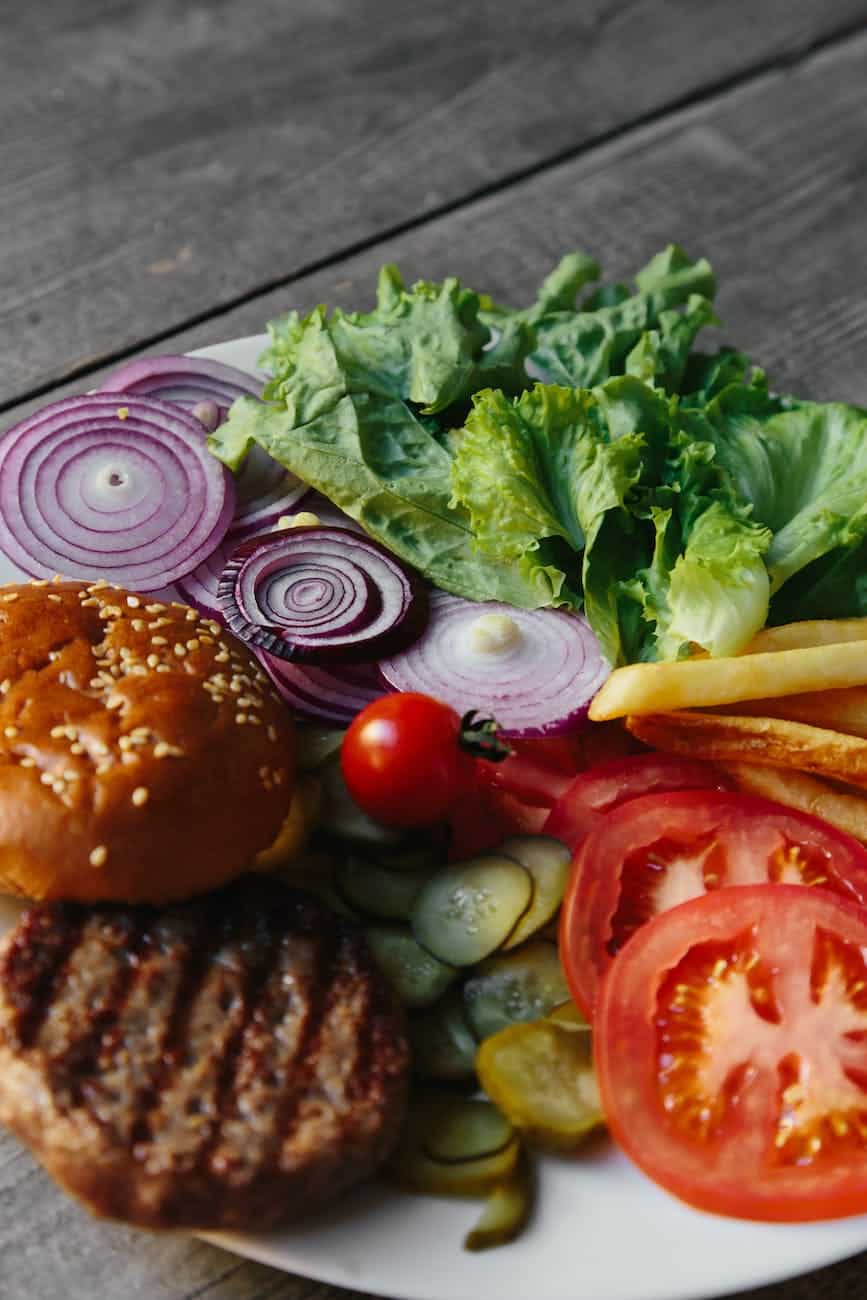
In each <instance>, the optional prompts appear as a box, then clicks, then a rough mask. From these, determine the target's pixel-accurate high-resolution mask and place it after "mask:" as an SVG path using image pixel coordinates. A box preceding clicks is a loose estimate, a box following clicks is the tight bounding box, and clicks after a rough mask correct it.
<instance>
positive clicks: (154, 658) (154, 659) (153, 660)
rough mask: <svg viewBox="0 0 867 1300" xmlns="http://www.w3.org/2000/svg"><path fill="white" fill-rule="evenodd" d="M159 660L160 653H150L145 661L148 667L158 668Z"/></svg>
mask: <svg viewBox="0 0 867 1300" xmlns="http://www.w3.org/2000/svg"><path fill="white" fill-rule="evenodd" d="M159 661H160V657H159V655H148V657H147V659H146V660H145V663H146V664H147V666H148V668H156V666H157V664H158V663H159Z"/></svg>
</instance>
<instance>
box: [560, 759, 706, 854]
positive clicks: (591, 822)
mask: <svg viewBox="0 0 867 1300" xmlns="http://www.w3.org/2000/svg"><path fill="white" fill-rule="evenodd" d="M697 789H710V790H730V789H731V783H730V781H729V780H728V779H727V777H726V776H725V775H724V774H723V773H722V772H720V771H719V769H718V768H716V767H714V766H713V764H712V763H703V762H702V761H701V760H700V759H698V760H696V761H695V762H692V761H691V760H690V759H687V758H674V757H672V756H670V755H668V754H631V755H629V756H628V757H623V758H611V759H608V760H607V761H605V762H602V763H597V764H596V765H595V766H594V767H591V768H590V769H589V771H586V772H582V773H581V775H580V776H577V777H576V778H575V780H574V781H573V782H572V783H571V785H569V786H568V788H567V789H566V790H565V791H564V792H563V794H562V795H561V797H560V798H559V799H558V800H557V802H556V804H555V805H554V807H553V809H552V810H551V816H550V817H549V818H548V820H547V821H546V823H545V826H544V833H545V834H546V835H551V836H552V837H553V838H554V839H555V840H562V841H563V843H564V844H568V846H569V848H570V849H573V850H574V849H576V848H577V847H578V845H579V844H580V843H581V841H582V840H583V839H584V836H585V835H587V834H588V832H589V831H591V830H592V829H593V828H594V826H598V825H599V823H600V822H601V821H602V819H603V817H604V815H605V813H607V812H609V811H610V810H611V809H612V808H616V807H617V806H618V805H619V804H622V803H625V801H626V800H627V799H635V798H637V797H638V796H639V795H643V794H662V793H664V792H665V791H666V790H697Z"/></svg>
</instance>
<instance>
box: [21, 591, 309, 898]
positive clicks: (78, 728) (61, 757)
mask: <svg viewBox="0 0 867 1300" xmlns="http://www.w3.org/2000/svg"><path fill="white" fill-rule="evenodd" d="M294 775H295V763H294V742H293V733H292V724H291V720H290V718H289V715H288V712H287V710H286V708H285V706H284V705H283V704H282V703H281V701H280V700H279V698H278V697H277V695H276V694H275V693H274V691H273V689H272V688H271V686H270V684H269V682H268V680H267V678H266V677H265V676H264V674H263V673H262V671H261V669H260V668H259V666H258V664H257V663H256V661H255V659H254V658H253V657H252V656H251V654H250V653H249V651H248V650H247V649H246V648H245V647H244V646H243V645H242V644H241V642H239V641H238V640H236V639H235V638H234V637H233V636H231V635H230V634H229V633H228V632H225V631H224V630H223V629H222V628H221V627H220V626H219V624H218V623H215V622H213V621H211V620H209V619H207V618H204V617H203V616H202V615H201V614H199V613H197V611H196V610H193V609H190V608H188V607H187V606H185V605H179V604H174V603H168V602H165V601H160V600H154V599H152V598H150V597H148V596H136V595H134V594H132V593H131V592H127V591H121V590H119V589H117V588H114V587H109V586H108V585H106V584H104V583H94V584H91V585H90V586H87V585H84V584H81V583H66V582H56V581H55V582H54V583H50V584H49V583H30V584H27V585H22V586H9V587H3V588H0V892H4V891H5V892H8V893H13V894H19V895H24V896H26V897H30V898H37V899H54V898H63V899H73V900H78V901H81V902H92V901H96V900H115V901H123V902H128V903H137V902H151V903H160V902H167V901H169V900H171V899H178V898H185V897H187V896H189V895H193V894H197V893H201V892H203V891H205V890H208V889H212V888H214V887H216V886H218V885H221V884H223V883H224V882H226V881H228V880H230V879H231V878H232V877H234V876H237V875H239V874H240V873H241V872H243V871H244V870H245V869H246V868H247V866H248V865H249V864H250V863H251V861H252V859H253V858H254V856H255V855H256V853H257V852H258V851H259V850H260V849H263V848H265V847H267V845H269V844H270V843H271V842H272V841H273V839H274V837H275V836H276V835H277V833H278V831H279V829H280V827H281V825H282V823H283V821H284V819H285V817H286V815H287V813H288V810H289V804H290V801H291V798H292V788H293V784H294Z"/></svg>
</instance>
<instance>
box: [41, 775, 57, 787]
mask: <svg viewBox="0 0 867 1300" xmlns="http://www.w3.org/2000/svg"><path fill="white" fill-rule="evenodd" d="M39 780H40V781H41V782H42V784H43V785H51V783H52V781H53V780H54V777H53V776H52V775H51V773H50V772H40V773H39Z"/></svg>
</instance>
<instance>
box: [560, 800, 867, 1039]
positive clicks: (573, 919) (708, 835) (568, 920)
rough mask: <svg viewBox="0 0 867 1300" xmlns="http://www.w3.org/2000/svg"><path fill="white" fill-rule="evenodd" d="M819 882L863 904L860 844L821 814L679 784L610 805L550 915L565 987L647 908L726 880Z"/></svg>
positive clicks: (625, 935)
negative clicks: (555, 923)
mask: <svg viewBox="0 0 867 1300" xmlns="http://www.w3.org/2000/svg"><path fill="white" fill-rule="evenodd" d="M768 881H770V882H772V883H774V882H780V883H783V884H799V885H821V886H822V888H824V889H828V890H832V891H833V892H834V893H836V894H839V895H841V896H843V897H846V898H851V899H854V900H855V901H856V902H858V903H862V904H867V849H865V848H864V847H863V846H862V845H861V844H859V843H858V841H857V840H854V839H852V838H851V837H850V836H848V835H845V834H844V833H843V832H842V831H838V830H836V829H835V828H834V827H833V826H829V825H828V824H827V823H826V822H822V821H819V820H818V818H816V817H810V816H808V815H807V814H806V813H801V812H796V811H795V810H794V809H793V808H784V807H783V805H782V804H776V803H772V802H771V801H770V800H768V799H759V798H755V797H753V796H751V795H743V794H733V793H727V792H722V791H718V790H686V791H680V792H678V793H674V794H651V795H644V796H643V797H642V798H640V799H631V800H629V801H628V802H627V803H623V804H621V805H620V807H618V808H615V809H614V810H613V811H612V812H610V813H608V815H607V816H606V817H604V818H603V819H602V821H601V822H600V823H599V825H598V826H597V827H596V829H595V830H592V831H591V832H590V834H589V835H588V836H587V838H586V839H585V840H584V843H583V844H582V846H581V848H580V849H579V850H578V853H577V855H576V857H575V861H574V863H573V866H572V876H571V878H570V881H569V885H568V887H567V889H566V896H565V898H564V899H563V910H562V914H561V920H560V955H561V958H562V960H563V966H564V969H565V971H566V978H567V980H568V982H569V988H570V990H571V992H572V996H573V997H574V998H575V1000H576V1001H577V1002H578V1003H579V1004H580V1006H581V1007H582V1008H583V1009H584V1011H585V1012H587V1013H588V1014H590V1013H592V1010H593V1006H594V1003H595V1001H596V994H597V989H598V984H599V980H600V978H601V977H602V975H603V974H604V973H605V971H606V970H607V969H608V967H609V966H610V965H611V962H612V961H613V959H614V956H615V954H616V953H617V952H619V950H620V949H621V948H622V947H623V945H624V944H625V943H626V942H627V940H628V939H630V937H631V936H632V935H633V934H634V933H635V932H636V930H638V929H639V928H640V927H641V926H643V925H644V924H645V922H646V921H648V920H649V919H650V918H651V917H652V916H655V915H656V914H657V913H659V912H664V911H667V909H668V908H670V907H674V906H675V905H676V904H678V903H682V902H684V901H685V900H686V899H689V898H695V897H696V896H697V895H698V894H704V893H707V892H710V891H712V890H717V889H721V888H723V887H724V886H727V885H752V884H763V883H765V882H768Z"/></svg>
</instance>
